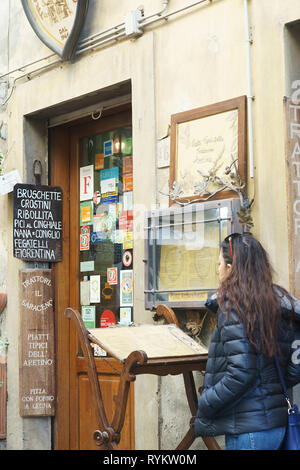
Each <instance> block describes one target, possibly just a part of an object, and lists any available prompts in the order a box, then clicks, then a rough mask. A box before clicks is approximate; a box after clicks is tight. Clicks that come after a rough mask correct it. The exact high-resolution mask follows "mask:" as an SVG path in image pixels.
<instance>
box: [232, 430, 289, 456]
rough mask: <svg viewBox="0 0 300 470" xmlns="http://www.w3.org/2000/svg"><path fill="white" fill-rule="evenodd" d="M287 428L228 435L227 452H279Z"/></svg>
mask: <svg viewBox="0 0 300 470" xmlns="http://www.w3.org/2000/svg"><path fill="white" fill-rule="evenodd" d="M285 429H286V428H285V427H282V428H274V429H269V430H267V431H258V432H249V433H245V434H236V435H235V434H226V436H225V444H226V450H277V449H279V448H280V446H281V444H282V442H283V439H284V435H285Z"/></svg>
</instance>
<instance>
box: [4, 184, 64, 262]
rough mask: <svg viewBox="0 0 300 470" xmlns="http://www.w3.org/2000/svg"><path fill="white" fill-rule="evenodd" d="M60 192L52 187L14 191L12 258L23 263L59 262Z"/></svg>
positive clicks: (19, 187) (22, 186)
mask: <svg viewBox="0 0 300 470" xmlns="http://www.w3.org/2000/svg"><path fill="white" fill-rule="evenodd" d="M62 200H63V197H62V190H61V188H59V187H54V186H36V185H30V184H16V185H15V187H14V221H13V246H14V256H15V257H16V258H19V259H22V260H24V261H36V262H48V263H55V262H57V261H61V260H62Z"/></svg>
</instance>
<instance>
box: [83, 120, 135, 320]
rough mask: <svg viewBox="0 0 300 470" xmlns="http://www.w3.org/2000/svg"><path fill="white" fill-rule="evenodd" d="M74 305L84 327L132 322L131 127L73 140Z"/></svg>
mask: <svg viewBox="0 0 300 470" xmlns="http://www.w3.org/2000/svg"><path fill="white" fill-rule="evenodd" d="M79 145H80V149H79V152H80V153H79V155H80V207H79V212H80V213H79V219H80V306H81V315H82V318H83V321H84V324H85V326H86V327H87V328H104V327H107V326H110V325H113V324H116V323H119V322H120V323H122V324H130V323H131V322H132V321H133V271H132V270H133V254H132V252H133V207H132V194H133V176H132V128H131V126H127V127H122V128H120V129H115V130H112V131H111V132H105V133H101V134H97V135H93V136H90V137H85V138H83V139H81V140H80V142H79Z"/></svg>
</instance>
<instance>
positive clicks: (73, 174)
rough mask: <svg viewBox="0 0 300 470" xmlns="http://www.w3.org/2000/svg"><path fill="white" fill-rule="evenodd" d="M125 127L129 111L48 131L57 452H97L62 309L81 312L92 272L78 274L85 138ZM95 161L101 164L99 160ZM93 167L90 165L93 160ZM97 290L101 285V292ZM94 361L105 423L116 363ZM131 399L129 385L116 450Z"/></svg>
mask: <svg viewBox="0 0 300 470" xmlns="http://www.w3.org/2000/svg"><path fill="white" fill-rule="evenodd" d="M125 127H126V129H127V131H128V129H129V128H130V127H131V110H130V109H128V107H122V108H119V109H118V110H117V112H114V113H113V114H112V111H110V113H107V114H106V115H105V114H104V115H103V116H102V117H101V118H100V119H99V120H97V121H93V120H89V122H86V123H79V124H76V125H74V124H73V125H65V126H60V127H56V128H53V129H51V131H50V135H49V139H50V181H51V185H56V186H60V187H61V188H62V190H63V261H62V262H61V263H57V264H56V265H55V266H53V269H54V274H55V310H56V364H57V370H56V375H57V413H56V417H55V428H54V431H55V432H54V441H55V448H56V449H84V450H89V449H99V447H97V446H96V445H95V443H94V440H93V432H94V431H95V430H96V429H97V423H96V422H95V417H94V413H93V408H92V404H91V396H90V393H91V392H90V386H89V381H88V376H87V369H86V365H85V362H84V359H83V357H82V356H81V353H80V348H79V344H78V338H77V335H76V333H75V329H74V328H73V325H72V324H71V323H70V322H69V320H67V319H65V317H64V311H65V309H66V308H67V307H72V308H76V309H77V310H78V311H81V305H80V303H81V298H80V282H82V281H83V279H82V278H83V275H85V277H87V278H88V277H89V275H90V274H94V272H82V271H81V270H80V269H81V266H82V265H81V264H80V263H81V262H82V259H83V258H82V256H83V254H82V252H81V251H80V229H81V226H80V223H81V220H80V210H79V209H80V165H81V160H82V158H83V157H82V152H84V151H85V150H84V149H86V142H87V139H88V142H89V139H90V141H91V142H92V140H93V139H94V137H93V136H97V135H100V134H101V135H103V136H106V135H107V134H105V133H110V132H113V131H116V130H120V129H121V128H125ZM109 135H112V134H109ZM103 138H104V137H103ZM102 140H103V139H102ZM98 153H102V152H100V151H98ZM96 154H97V153H96ZM97 155H98V154H97ZM94 156H95V152H94ZM98 157H99V156H98ZM98 157H97V158H98ZM99 158H100V160H101V159H102V160H103V157H102V156H100V157H99ZM106 163H107V162H106ZM92 164H95V161H94V160H93V163H92ZM97 165H99V168H100V167H101V163H100V164H99V162H98V163H97ZM109 165H110V166H111V164H109ZM81 166H82V165H81ZM93 256H96V260H97V262H98V261H99V259H100V260H101V253H100V255H99V252H97V253H96V255H94V254H93ZM102 274H103V273H102ZM100 278H101V276H100ZM102 287H103V286H102V285H101V289H100V290H101V291H103V289H102ZM101 300H102V298H101ZM95 305H96V307H95V311H96V325H95V326H96V327H99V326H100V325H99V321H100V315H102V313H103V312H102V310H101V308H100V305H101V303H100V304H99V305H98V304H95ZM103 307H104V305H103ZM98 310H99V312H100V315H98ZM101 318H102V316H101ZM116 320H118V318H116ZM95 362H96V367H97V372H98V374H99V381H100V384H101V391H102V396H103V401H104V405H105V410H106V413H107V417H108V420H111V419H112V416H113V412H114V400H113V398H114V395H115V394H116V393H117V387H118V383H119V376H120V372H121V371H120V365H119V364H118V363H117V362H116V361H115V360H114V359H113V358H111V357H97V358H95ZM133 398H134V395H133V387H131V390H130V394H129V398H128V406H127V412H126V413H127V414H126V419H125V423H124V428H123V432H122V438H121V441H120V445H119V448H120V449H134V401H133Z"/></svg>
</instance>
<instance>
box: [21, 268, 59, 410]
mask: <svg viewBox="0 0 300 470" xmlns="http://www.w3.org/2000/svg"><path fill="white" fill-rule="evenodd" d="M19 276H20V325H19V326H20V328H19V348H20V349H19V371H20V381H19V382H20V394H19V402H20V415H21V416H53V415H54V414H55V402H56V394H55V361H54V351H55V350H54V311H53V298H54V297H53V295H54V289H53V278H52V273H51V269H31V270H22V271H20V274H19Z"/></svg>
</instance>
